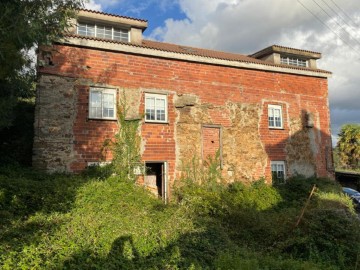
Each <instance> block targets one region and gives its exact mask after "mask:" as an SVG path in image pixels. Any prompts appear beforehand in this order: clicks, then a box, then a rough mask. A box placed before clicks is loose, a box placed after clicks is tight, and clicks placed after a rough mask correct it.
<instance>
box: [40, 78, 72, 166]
mask: <svg viewBox="0 0 360 270" xmlns="http://www.w3.org/2000/svg"><path fill="white" fill-rule="evenodd" d="M74 85H75V79H73V78H67V77H59V76H53V75H41V76H40V78H39V82H38V84H37V97H36V106H35V123H34V131H35V136H34V145H33V166H34V167H35V168H37V169H41V170H46V171H50V172H55V171H60V172H64V171H68V170H69V166H70V163H71V162H72V161H73V159H74V156H75V153H74V147H73V141H74V134H73V122H74V119H75V117H76V114H77V93H76V90H75V88H74Z"/></svg>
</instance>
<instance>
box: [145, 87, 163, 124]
mask: <svg viewBox="0 0 360 270" xmlns="http://www.w3.org/2000/svg"><path fill="white" fill-rule="evenodd" d="M167 114H168V109H167V95H161V94H150V93H145V121H146V122H162V123H166V122H167V118H168V117H167Z"/></svg>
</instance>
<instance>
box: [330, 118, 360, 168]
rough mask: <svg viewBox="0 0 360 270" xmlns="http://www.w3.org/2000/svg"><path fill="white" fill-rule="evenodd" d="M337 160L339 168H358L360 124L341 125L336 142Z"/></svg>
mask: <svg viewBox="0 0 360 270" xmlns="http://www.w3.org/2000/svg"><path fill="white" fill-rule="evenodd" d="M336 147H337V154H338V157H337V158H338V162H339V165H340V168H341V169H352V170H355V169H360V125H359V124H347V125H344V126H342V128H341V130H340V134H339V141H338V143H337V146H336Z"/></svg>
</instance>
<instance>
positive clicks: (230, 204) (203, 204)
mask: <svg viewBox="0 0 360 270" xmlns="http://www.w3.org/2000/svg"><path fill="white" fill-rule="evenodd" d="M109 175H110V173H109V169H108V168H106V167H104V168H92V169H91V170H89V171H88V172H86V173H85V174H84V175H78V176H70V175H63V174H58V175H47V174H42V173H38V172H35V171H32V170H24V169H23V168H19V167H6V168H0V207H1V208H0V268H1V269H159V270H160V269H226V270H228V269H251V270H252V269H306V270H307V269H324V270H325V269H326V270H327V269H334V270H335V269H356V268H355V265H356V262H357V260H358V254H359V243H360V228H359V221H358V219H357V217H356V216H355V215H354V214H353V213H352V212H351V211H352V210H351V209H349V208H348V207H351V204H349V199H348V198H347V197H344V196H343V195H342V194H340V189H339V187H338V186H337V185H335V184H334V183H333V182H331V181H329V180H321V179H315V178H312V179H304V178H301V177H297V178H296V179H290V180H289V181H287V183H286V184H284V185H281V186H279V187H274V186H269V185H266V184H265V183H264V181H262V180H259V181H257V182H254V183H252V184H249V185H245V184H241V183H232V184H231V185H228V186H226V185H221V184H220V183H218V182H217V181H215V183H216V184H215V183H212V184H209V185H207V184H206V182H204V183H203V184H202V185H200V184H199V183H194V182H191V181H189V183H188V184H184V185H182V186H180V187H179V188H178V193H177V196H178V198H177V199H178V203H171V204H168V205H164V204H162V202H161V201H160V200H157V199H155V198H153V197H152V196H151V195H150V194H149V193H148V192H147V191H146V190H145V189H144V188H143V187H139V186H137V185H135V184H134V183H132V182H131V181H128V179H127V178H126V177H125V178H124V179H121V178H119V176H109ZM210 182H211V181H209V183H210ZM314 183H315V184H316V185H317V186H318V190H317V191H316V193H315V195H314V196H313V199H312V200H311V203H310V205H309V207H308V208H307V209H306V211H305V215H304V217H303V219H302V220H301V222H300V225H299V226H298V227H295V222H296V220H297V218H298V216H299V213H300V210H301V208H302V206H303V205H304V202H305V200H306V198H307V197H308V195H309V192H310V190H311V188H312V185H313V184H314ZM188 185H189V186H190V187H189V186H188ZM296 190H298V193H297V192H296Z"/></svg>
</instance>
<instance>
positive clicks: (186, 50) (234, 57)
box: [66, 34, 331, 74]
mask: <svg viewBox="0 0 360 270" xmlns="http://www.w3.org/2000/svg"><path fill="white" fill-rule="evenodd" d="M66 36H68V37H76V38H80V39H88V40H96V41H101V42H108V43H119V44H122V45H127V46H132V47H140V48H141V47H142V48H147V49H153V50H158V51H164V52H173V53H178V54H185V55H193V56H201V57H206V58H213V59H221V60H227V61H237V62H244V63H252V64H260V65H266V66H275V67H283V68H288V69H295V70H308V71H313V72H319V73H327V74H331V72H329V71H326V70H322V69H312V68H307V67H298V66H290V65H285V64H274V63H271V62H265V61H263V60H260V59H256V58H254V57H251V56H246V55H242V54H237V53H229V52H222V51H215V50H208V49H203V48H195V47H189V46H183V45H177V44H171V43H165V42H159V41H153V40H145V39H144V40H142V44H134V43H128V42H122V41H115V40H109V39H101V38H95V37H88V36H80V35H76V34H70V35H66Z"/></svg>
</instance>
